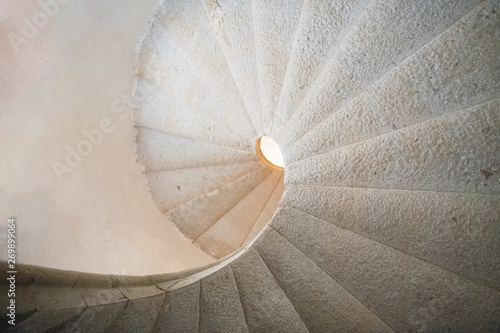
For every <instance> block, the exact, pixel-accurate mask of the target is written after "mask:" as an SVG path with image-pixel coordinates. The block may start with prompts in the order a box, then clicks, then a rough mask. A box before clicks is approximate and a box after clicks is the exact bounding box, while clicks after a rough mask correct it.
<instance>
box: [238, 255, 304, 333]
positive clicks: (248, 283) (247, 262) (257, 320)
mask: <svg viewBox="0 0 500 333" xmlns="http://www.w3.org/2000/svg"><path fill="white" fill-rule="evenodd" d="M231 267H232V269H233V272H234V276H235V278H236V284H237V286H238V290H239V294H240V298H241V304H242V306H243V311H244V312H245V318H246V322H247V324H248V330H249V331H250V332H258V331H264V332H309V331H308V329H307V328H306V326H305V325H304V323H303V321H302V319H301V318H300V316H299V315H298V314H297V312H296V311H295V309H294V308H293V305H292V303H290V301H289V300H288V298H287V297H286V294H285V293H284V291H283V289H281V287H280V286H279V284H278V283H277V282H276V280H275V278H274V277H273V275H272V274H271V272H270V271H269V270H268V268H267V267H266V264H265V263H264V261H262V258H261V257H260V255H259V253H258V252H257V251H256V250H255V249H253V248H251V249H249V250H248V251H247V252H246V253H245V254H244V255H242V256H241V257H240V258H238V259H237V260H236V261H235V262H234V263H232V264H231Z"/></svg>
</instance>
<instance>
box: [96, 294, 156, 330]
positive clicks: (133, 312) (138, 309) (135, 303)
mask: <svg viewBox="0 0 500 333" xmlns="http://www.w3.org/2000/svg"><path fill="white" fill-rule="evenodd" d="M120 291H121V292H122V293H123V294H124V295H125V296H126V297H127V298H128V302H127V306H126V307H125V310H124V311H123V312H122V313H120V314H119V315H118V317H117V318H116V319H115V320H114V321H113V323H112V324H111V325H110V326H109V327H108V328H107V329H106V332H150V331H152V330H153V327H154V325H155V322H156V318H157V317H158V313H159V312H160V309H161V307H162V305H163V301H164V299H165V292H164V291H163V290H161V289H159V288H157V287H156V286H149V287H135V288H121V289H120Z"/></svg>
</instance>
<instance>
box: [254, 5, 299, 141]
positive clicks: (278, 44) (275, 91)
mask: <svg viewBox="0 0 500 333" xmlns="http://www.w3.org/2000/svg"><path fill="white" fill-rule="evenodd" d="M252 4H253V18H254V31H255V47H256V56H257V62H258V67H257V69H258V74H259V88H260V100H261V109H262V123H263V125H262V126H263V129H262V130H263V132H264V134H265V135H270V131H271V124H272V121H273V119H274V113H275V110H276V107H277V106H278V101H279V98H280V94H281V89H282V84H283V79H284V77H285V73H286V70H287V66H286V64H288V61H289V57H290V54H291V52H292V46H293V40H294V37H295V33H296V29H297V25H298V23H299V18H300V13H301V10H302V4H303V0H254V1H252Z"/></svg>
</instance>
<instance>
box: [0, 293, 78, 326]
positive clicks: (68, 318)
mask: <svg viewBox="0 0 500 333" xmlns="http://www.w3.org/2000/svg"><path fill="white" fill-rule="evenodd" d="M19 291H20V292H24V293H25V294H26V296H27V295H30V296H31V297H30V298H32V302H33V303H34V305H35V307H36V312H34V313H33V314H32V315H31V316H29V317H28V318H27V319H26V320H24V321H22V322H19V321H16V325H15V327H14V328H15V329H16V332H23V333H25V332H26V333H31V332H36V331H39V332H44V331H49V330H50V329H53V330H55V331H58V330H71V329H73V328H74V323H75V322H76V321H77V320H78V318H80V317H81V315H82V313H83V312H84V310H85V308H86V304H85V302H84V300H83V299H82V297H81V295H80V293H78V292H76V291H75V290H74V289H73V288H66V287H63V288H55V287H49V288H42V287H28V288H26V289H24V290H19ZM23 298H26V297H23ZM17 301H19V299H18V298H17V297H16V302H17ZM4 320H5V318H4Z"/></svg>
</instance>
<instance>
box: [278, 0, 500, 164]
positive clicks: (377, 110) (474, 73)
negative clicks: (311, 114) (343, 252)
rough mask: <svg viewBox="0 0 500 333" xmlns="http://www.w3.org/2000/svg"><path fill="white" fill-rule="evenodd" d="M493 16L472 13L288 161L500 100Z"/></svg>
mask: <svg viewBox="0 0 500 333" xmlns="http://www.w3.org/2000/svg"><path fill="white" fill-rule="evenodd" d="M493 5H494V4H491V5H490V7H491V6H493ZM488 12H491V8H489V7H486V8H483V7H479V8H478V9H476V10H474V11H472V12H471V13H469V14H468V15H466V16H465V17H464V18H463V19H462V20H460V21H459V22H458V23H457V24H455V25H453V26H452V27H450V28H449V29H447V30H446V31H445V32H443V33H442V34H441V35H440V36H439V37H437V38H435V39H434V40H433V41H431V42H430V43H429V44H427V45H426V46H425V47H423V48H422V49H420V50H419V51H418V52H417V53H415V54H413V55H412V56H411V57H410V58H408V59H407V60H406V61H404V62H403V63H402V64H401V65H400V66H398V67H397V68H395V69H394V70H392V71H391V72H390V73H388V74H386V75H384V76H383V77H382V78H381V79H380V80H379V81H377V82H376V83H375V84H373V85H372V86H370V88H369V89H368V90H367V91H366V92H364V93H363V94H360V95H358V96H357V97H356V98H355V99H353V101H351V102H350V103H348V104H347V105H346V106H344V107H341V108H340V109H339V110H338V111H337V112H335V113H333V114H332V115H331V116H330V117H328V119H326V120H325V121H324V122H323V123H321V124H320V125H318V126H317V127H316V128H314V130H313V131H311V132H308V133H307V134H306V135H305V136H304V137H303V138H301V139H300V140H299V141H298V142H296V143H294V144H293V145H292V146H290V147H289V148H288V149H287V152H285V154H286V155H287V161H288V162H289V163H290V162H293V161H296V160H298V159H301V158H305V157H310V156H311V155H313V154H317V153H323V152H326V151H328V150H331V149H334V148H338V147H340V146H343V145H346V144H352V143H354V142H358V141H361V140H365V139H368V138H370V137H373V136H376V135H380V134H382V133H387V132H390V131H393V130H395V129H399V128H403V127H407V126H410V125H412V124H415V123H418V122H422V121H425V120H428V119H432V118H435V117H439V116H441V115H444V114H447V113H451V112H455V111H460V110H462V109H465V108H468V107H471V106H474V105H476V104H481V103H483V102H487V101H490V100H492V99H496V98H499V97H500V60H498V59H500V46H499V43H498V37H496V36H497V35H498V33H499V31H500V24H499V23H498V22H500V16H499V14H498V13H497V14H496V15H486V13H488ZM457 78H460V79H457Z"/></svg>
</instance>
